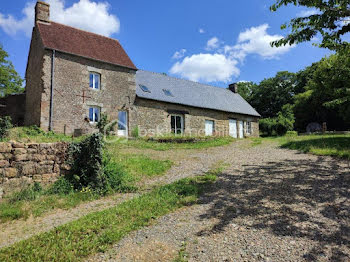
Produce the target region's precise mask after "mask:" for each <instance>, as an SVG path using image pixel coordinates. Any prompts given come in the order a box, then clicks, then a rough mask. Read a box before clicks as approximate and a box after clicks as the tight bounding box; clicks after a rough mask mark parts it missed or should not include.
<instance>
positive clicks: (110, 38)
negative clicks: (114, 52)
mask: <svg viewBox="0 0 350 262" xmlns="http://www.w3.org/2000/svg"><path fill="white" fill-rule="evenodd" d="M50 23H54V24H57V25H61V26H65V27H70V28H72V29H75V30H79V31H82V32H84V33H88V34H91V35H96V36H99V37H103V38H106V39H109V40H113V41H116V42H118V44H120V42H119V40H118V39H115V38H112V37H108V36H104V35H100V34H97V33H93V32H90V31H87V30H84V29H80V28H77V27H74V26H70V25H65V24H61V23H57V22H54V21H50Z"/></svg>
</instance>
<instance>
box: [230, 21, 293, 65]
mask: <svg viewBox="0 0 350 262" xmlns="http://www.w3.org/2000/svg"><path fill="white" fill-rule="evenodd" d="M268 28H269V25H268V24H263V25H260V26H257V27H251V28H249V29H247V30H246V31H244V32H241V33H240V34H239V36H238V40H237V44H236V45H234V46H226V47H225V50H226V53H227V54H229V56H231V57H234V58H238V59H240V60H244V59H245V57H246V56H247V55H249V54H257V55H259V56H261V57H262V58H263V59H274V58H278V57H279V56H280V55H282V54H284V53H286V52H288V51H289V50H290V49H291V48H293V47H294V46H290V45H285V46H281V47H278V48H277V47H272V46H271V42H273V41H275V40H278V39H281V38H282V37H283V36H281V35H269V34H268V33H267V29H268Z"/></svg>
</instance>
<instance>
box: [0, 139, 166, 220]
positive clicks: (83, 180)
mask: <svg viewBox="0 0 350 262" xmlns="http://www.w3.org/2000/svg"><path fill="white" fill-rule="evenodd" d="M94 139H96V137H95V138H87V139H85V140H84V141H82V142H81V143H77V144H75V145H74V146H73V148H74V149H73V151H72V157H74V156H77V154H78V155H79V154H84V152H85V153H86V152H87V151H89V152H90V153H94V154H96V152H92V151H98V153H97V155H99V156H98V157H96V156H86V157H87V158H89V159H86V158H85V156H81V155H80V156H77V160H78V161H77V162H76V163H75V164H74V168H75V169H76V170H77V171H76V170H75V172H74V173H71V175H68V176H67V177H61V178H60V179H59V180H58V181H56V182H55V183H54V184H53V185H51V186H50V187H49V188H47V189H41V187H40V186H39V184H34V186H29V187H27V188H24V189H23V190H22V191H20V192H18V193H15V194H13V195H10V196H8V197H6V198H5V199H4V200H3V201H2V203H0V221H1V222H5V221H8V220H14V219H21V218H24V219H26V218H28V217H29V216H31V215H33V216H40V215H42V214H44V213H46V212H48V211H50V210H53V209H57V208H60V209H69V208H73V207H75V206H77V205H79V204H81V203H82V202H85V201H92V200H95V199H98V198H100V197H101V196H103V195H106V194H111V193H114V192H130V191H135V190H136V189H137V188H136V187H135V182H137V181H139V180H141V179H143V178H147V177H153V176H156V175H162V174H164V173H165V172H166V171H167V170H168V169H169V168H170V167H171V166H172V162H171V161H169V160H157V159H152V158H150V157H147V156H145V155H137V154H120V152H119V150H118V148H113V147H107V148H106V149H103V150H102V156H101V154H100V153H101V148H99V149H98V150H96V149H92V148H90V146H92V144H95V143H96V141H94ZM91 140H93V141H91ZM97 145H98V146H99V145H100V144H99V143H97ZM77 152H79V153H77ZM90 157H92V158H93V159H95V160H97V163H98V164H97V167H96V165H95V167H91V166H89V167H87V165H86V164H84V162H85V161H86V162H88V163H89V165H94V164H91V162H93V161H95V160H92V159H90ZM101 157H102V162H101ZM80 165H82V166H81V168H80ZM95 171H96V173H94V172H95ZM91 173H92V175H93V177H87V175H88V174H90V175H91ZM96 185H97V187H96ZM39 189H40V190H39Z"/></svg>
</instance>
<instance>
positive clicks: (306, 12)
mask: <svg viewBox="0 0 350 262" xmlns="http://www.w3.org/2000/svg"><path fill="white" fill-rule="evenodd" d="M316 14H319V11H318V10H317V9H308V10H302V11H300V12H299V13H297V16H298V17H307V16H310V15H316Z"/></svg>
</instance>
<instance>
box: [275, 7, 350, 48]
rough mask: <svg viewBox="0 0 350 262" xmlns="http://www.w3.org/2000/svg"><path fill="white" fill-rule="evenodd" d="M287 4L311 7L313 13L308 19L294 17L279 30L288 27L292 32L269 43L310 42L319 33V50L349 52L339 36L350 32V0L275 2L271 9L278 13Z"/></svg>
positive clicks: (346, 43)
mask: <svg viewBox="0 0 350 262" xmlns="http://www.w3.org/2000/svg"><path fill="white" fill-rule="evenodd" d="M289 4H293V5H295V6H302V7H307V8H313V9H315V10H316V12H314V13H313V14H310V15H309V16H305V17H297V18H293V19H292V20H291V21H290V22H289V23H288V24H283V25H282V26H281V28H282V29H286V28H287V27H289V28H290V29H291V33H290V34H288V35H287V36H285V37H284V38H282V39H280V40H277V41H274V42H272V45H273V46H276V47H279V46H282V45H286V44H290V45H292V44H298V43H301V42H305V41H310V40H311V39H312V38H313V37H315V36H316V35H317V34H318V33H320V34H321V36H322V43H321V44H320V47H324V48H328V49H331V50H336V51H344V50H345V51H346V50H349V43H348V42H346V41H344V39H343V38H342V37H343V36H344V35H345V34H347V33H349V32H350V18H349V17H350V0H336V1H334V0H333V1H322V0H277V1H276V3H275V4H274V5H272V6H271V7H270V9H271V11H277V9H279V8H280V7H282V6H287V5H289Z"/></svg>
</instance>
